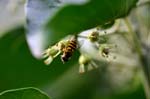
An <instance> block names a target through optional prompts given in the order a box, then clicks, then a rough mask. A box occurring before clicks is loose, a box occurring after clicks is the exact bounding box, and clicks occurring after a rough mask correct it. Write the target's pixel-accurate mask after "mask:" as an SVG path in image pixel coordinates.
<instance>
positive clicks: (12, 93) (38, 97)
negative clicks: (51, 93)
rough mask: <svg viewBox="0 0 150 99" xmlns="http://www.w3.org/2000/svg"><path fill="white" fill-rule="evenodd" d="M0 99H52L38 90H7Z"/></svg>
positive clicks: (0, 95)
mask: <svg viewBox="0 0 150 99" xmlns="http://www.w3.org/2000/svg"><path fill="white" fill-rule="evenodd" d="M0 99H50V98H49V97H48V96H47V95H46V94H45V93H43V92H42V91H40V90H39V89H36V88H20V89H13V90H7V91H4V92H2V93H1V94H0Z"/></svg>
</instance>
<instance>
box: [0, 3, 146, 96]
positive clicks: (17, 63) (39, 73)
mask: <svg viewBox="0 0 150 99" xmlns="http://www.w3.org/2000/svg"><path fill="white" fill-rule="evenodd" d="M23 8H24V1H21V0H18V1H17V0H14V2H12V1H11V0H1V1H0V23H1V24H0V92H2V91H5V90H9V89H16V88H22V87H36V88H39V89H41V90H43V91H44V92H45V93H47V94H48V95H49V96H51V97H52V99H146V98H145V94H144V88H143V85H142V81H141V76H140V71H139V70H138V68H137V66H126V64H117V63H112V64H108V63H105V62H99V63H98V64H100V68H98V69H95V70H92V71H90V72H86V73H85V74H79V73H78V67H79V64H77V61H78V56H79V52H76V53H75V55H74V56H73V57H72V59H71V60H70V61H69V62H68V63H66V64H62V62H61V61H60V58H59V57H58V58H56V59H55V61H54V62H53V63H52V64H51V65H50V66H46V65H44V63H43V61H42V60H37V59H35V58H34V57H33V56H32V54H31V52H30V49H29V47H28V45H27V41H26V36H25V33H26V30H25V27H24V22H25V15H24V9H23ZM4 9H5V10H4ZM112 39H113V38H112ZM125 47H126V46H125ZM129 63H130V62H129Z"/></svg>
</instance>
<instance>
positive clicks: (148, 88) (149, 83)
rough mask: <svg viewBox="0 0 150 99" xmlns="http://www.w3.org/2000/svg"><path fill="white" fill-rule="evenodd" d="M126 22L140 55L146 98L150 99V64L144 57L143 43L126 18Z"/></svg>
mask: <svg viewBox="0 0 150 99" xmlns="http://www.w3.org/2000/svg"><path fill="white" fill-rule="evenodd" d="M124 21H125V24H126V26H127V28H128V30H129V32H130V33H131V37H132V41H133V43H134V48H135V50H136V52H137V53H138V58H139V60H140V62H141V65H142V72H143V76H144V79H145V80H144V89H145V94H146V98H147V99H150V73H149V68H148V67H149V66H148V62H147V55H144V54H143V53H142V46H141V43H140V41H139V38H138V36H137V35H136V33H135V32H134V30H133V28H132V25H131V24H130V22H129V20H128V18H125V19H124Z"/></svg>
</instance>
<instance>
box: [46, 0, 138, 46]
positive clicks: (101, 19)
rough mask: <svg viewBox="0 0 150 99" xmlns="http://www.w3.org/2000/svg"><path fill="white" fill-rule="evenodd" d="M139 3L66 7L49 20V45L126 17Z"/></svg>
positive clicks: (95, 0)
mask: <svg viewBox="0 0 150 99" xmlns="http://www.w3.org/2000/svg"><path fill="white" fill-rule="evenodd" d="M137 1H138V0H90V2H88V3H86V4H82V5H68V6H65V7H63V8H62V9H60V10H59V11H58V12H57V13H56V14H55V15H54V16H53V17H52V18H51V19H50V20H49V22H48V24H47V26H46V32H47V35H48V37H49V43H50V44H53V43H55V42H56V41H58V40H60V39H61V38H62V37H64V36H66V35H68V34H77V33H79V32H81V31H84V30H87V29H90V28H93V27H96V26H98V25H104V24H105V23H107V22H110V21H113V20H115V19H117V18H121V17H124V16H126V15H127V14H128V13H129V11H130V10H131V8H132V7H134V6H135V4H136V2H137ZM43 35H45V34H43ZM47 42H48V41H47Z"/></svg>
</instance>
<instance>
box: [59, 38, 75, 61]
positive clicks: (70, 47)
mask: <svg viewBox="0 0 150 99" xmlns="http://www.w3.org/2000/svg"><path fill="white" fill-rule="evenodd" d="M76 49H77V39H76V37H75V36H73V37H72V38H71V39H70V40H69V41H68V44H67V45H66V46H65V47H64V48H63V49H62V52H63V54H62V55H61V60H62V62H63V63H65V62H67V61H68V60H69V59H70V58H71V56H72V54H73V52H74V51H75V50H76Z"/></svg>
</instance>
